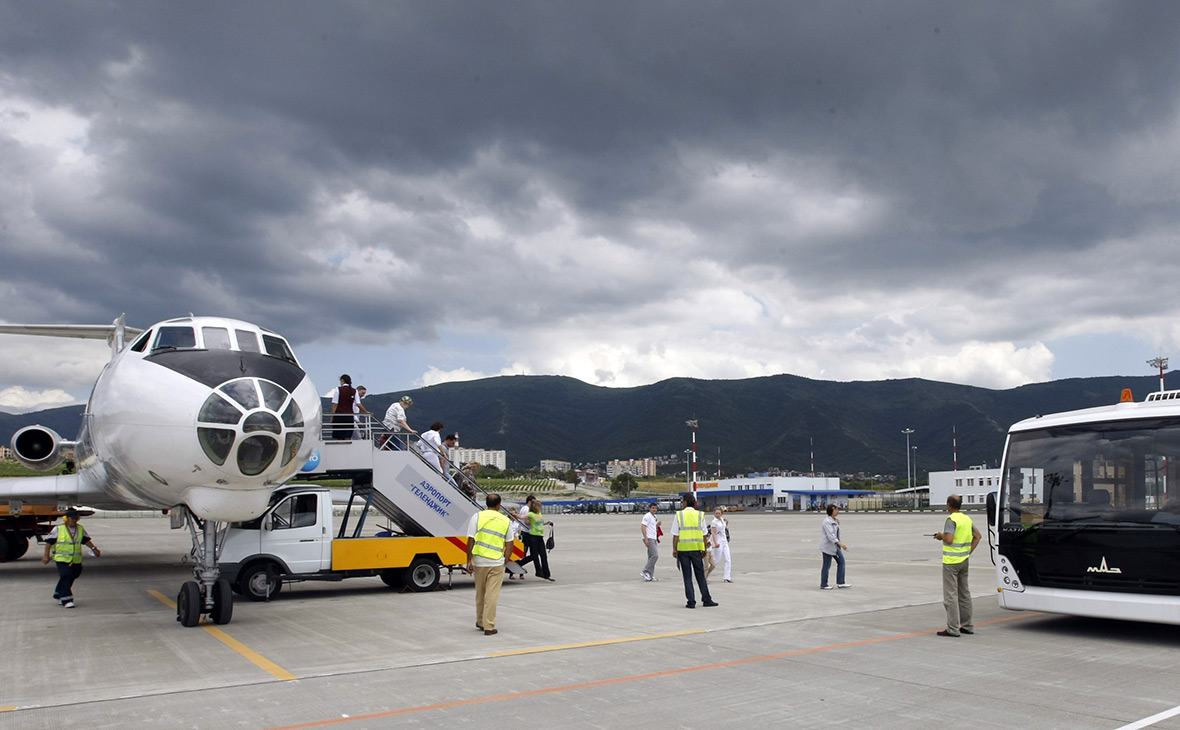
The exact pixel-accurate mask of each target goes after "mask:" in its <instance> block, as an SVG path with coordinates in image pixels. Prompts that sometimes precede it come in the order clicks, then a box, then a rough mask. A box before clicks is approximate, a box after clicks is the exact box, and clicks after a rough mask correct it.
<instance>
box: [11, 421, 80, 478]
mask: <svg viewBox="0 0 1180 730" xmlns="http://www.w3.org/2000/svg"><path fill="white" fill-rule="evenodd" d="M73 448H74V444H73V442H71V441H62V438H61V436H58V435H57V432H56V431H54V430H53V429H52V428H46V427H45V426H25V427H24V428H22V429H21V430H19V431H17V432H16V433H14V434H13V435H12V453H13V454H15V455H16V460H17V461H19V462H20V463H22V464H24V465H25V466H27V467H28V468H30V469H36V470H37V471H49V470H50V469H54V468H56V467H58V466H60V465H61V463H62V462H63V461H65V460H66V457H68V456H69V455H70V453H71V452H72V451H73Z"/></svg>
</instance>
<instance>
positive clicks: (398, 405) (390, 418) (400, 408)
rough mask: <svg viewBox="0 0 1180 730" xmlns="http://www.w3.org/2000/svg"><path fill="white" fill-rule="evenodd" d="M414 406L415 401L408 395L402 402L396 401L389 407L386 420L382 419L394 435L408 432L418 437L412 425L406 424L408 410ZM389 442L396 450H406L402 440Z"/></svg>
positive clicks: (404, 396)
mask: <svg viewBox="0 0 1180 730" xmlns="http://www.w3.org/2000/svg"><path fill="white" fill-rule="evenodd" d="M412 405H414V399H413V398H411V397H410V396H408V395H403V396H402V398H401V400H400V401H394V402H393V403H392V404H391V405H390V406H389V408H388V410H386V411H385V418H382V419H381V422H382V423H384V424H385V427H386V428H388V429H389V430H390V431H393V432H394V433H399V432H401V431H408V432H410V433H412V434H414V435H415V436H416V435H418V432H417V431H415V430H414V429H412V428H410V424H408V423H406V409H407V408H409V407H410V406H412ZM389 441H390V444H391V446H392V447H393V448H395V449H401V448H404V446H403V445H402V443H401V440H400V439H396V438H391V439H390V440H389Z"/></svg>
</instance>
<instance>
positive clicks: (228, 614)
mask: <svg viewBox="0 0 1180 730" xmlns="http://www.w3.org/2000/svg"><path fill="white" fill-rule="evenodd" d="M207 603H208V602H207V601H206V600H205V597H204V596H203V595H201V584H200V583H198V582H196V581H195V580H190V581H188V582H186V583H185V584H184V585H182V586H181V587H180V593H179V595H177V596H176V620H177V621H179V622H180V625H181V626H185V627H192V626H196V625H197V624H199V623H200V622H201V616H202V615H206V614H207V615H208V616H209V618H210V620H212V621H213V623H215V624H218V625H223V624H228V623H229V622H230V619H232V618H233V616H234V596H233V592H232V591H231V590H230V587H229V581H228V580H226V579H224V578H218V579H217V580H216V581H215V582H214V583H213V600H212V605H211V606H209V608H208V609H207V610H206V605H207Z"/></svg>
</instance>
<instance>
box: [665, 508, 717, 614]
mask: <svg viewBox="0 0 1180 730" xmlns="http://www.w3.org/2000/svg"><path fill="white" fill-rule="evenodd" d="M696 504H697V498H696V496H695V495H693V494H691V493H690V494H686V495H684V509H682V510H680V511H679V512H677V513H676V521H675V522H673V523H672V558H673V559H675V560H676V564H677V567H679V568H680V575H681V576H683V578H684V597H685V599H686V600H687V602H686V603H685V604H684V607H685V608H696V607H697V599H696V594H695V593H694V592H693V589H692V577H693V575H696V578H697V585H699V586H700V587H701V602H702V604H703V605H705V606H716V605H717V603H715V602H714V601H713V597H712V596H710V595H709V584H708V583H707V582H706V581H705V529H704V528H705V523H704V520H703V519H702V518H701V513H700V512H697V510H696Z"/></svg>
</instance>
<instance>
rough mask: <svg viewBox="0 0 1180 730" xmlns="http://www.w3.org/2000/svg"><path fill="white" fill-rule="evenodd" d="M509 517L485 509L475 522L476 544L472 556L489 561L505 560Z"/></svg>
mask: <svg viewBox="0 0 1180 730" xmlns="http://www.w3.org/2000/svg"><path fill="white" fill-rule="evenodd" d="M510 524H511V521H510V520H509V519H508V515H506V514H504V513H502V512H498V511H496V510H490V509H485V510H484V511H483V512H480V513H479V517H478V518H476V521H475V544H474V545H473V546H472V548H471V554H472V555H478V556H480V557H481V558H487V559H489V560H503V559H504V542H505V541H506V540H507V539H508V525H510Z"/></svg>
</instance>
